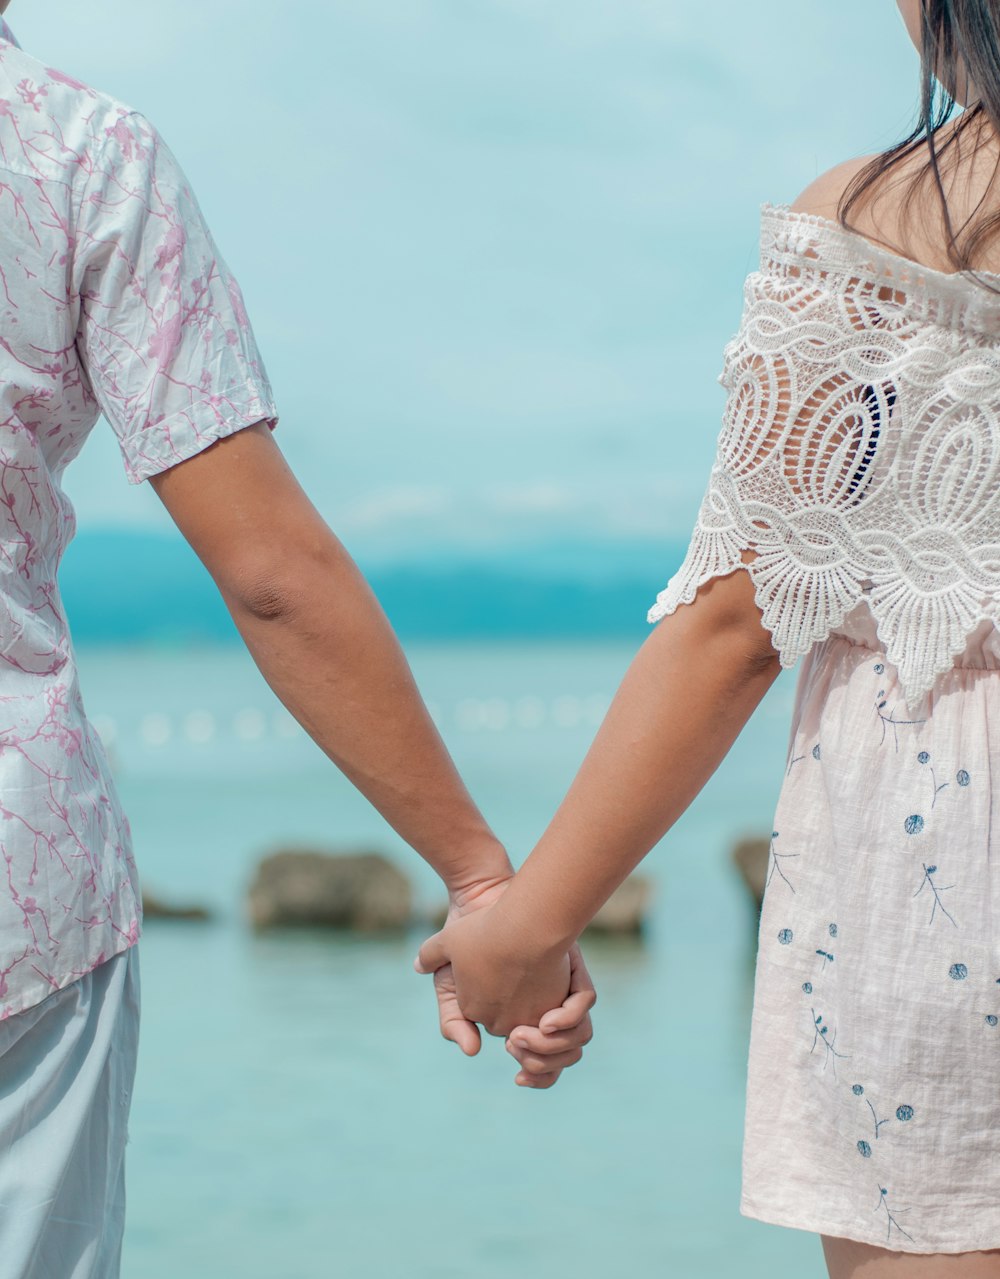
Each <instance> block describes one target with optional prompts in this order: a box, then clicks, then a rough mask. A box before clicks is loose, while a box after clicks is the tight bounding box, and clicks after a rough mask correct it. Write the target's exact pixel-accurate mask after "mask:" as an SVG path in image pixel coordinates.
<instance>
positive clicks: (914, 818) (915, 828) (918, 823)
mask: <svg viewBox="0 0 1000 1279" xmlns="http://www.w3.org/2000/svg"><path fill="white" fill-rule="evenodd" d="M903 829H904V830H905V831H906V833H907V835H919V834H920V832H921V831H922V830H923V829H924V819H923V818H922V817H921V816H920V814H919V813H911V814H910V816H909V817H908V818H907V819H906V821H905V822H904V823H903Z"/></svg>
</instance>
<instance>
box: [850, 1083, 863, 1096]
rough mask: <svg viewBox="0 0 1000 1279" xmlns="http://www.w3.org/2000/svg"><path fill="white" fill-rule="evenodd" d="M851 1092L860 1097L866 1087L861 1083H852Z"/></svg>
mask: <svg viewBox="0 0 1000 1279" xmlns="http://www.w3.org/2000/svg"><path fill="white" fill-rule="evenodd" d="M851 1092H852V1093H854V1095H855V1097H860V1096H861V1094H862V1093H863V1092H864V1089H863V1088H862V1087H861V1085H860V1084H852V1085H851Z"/></svg>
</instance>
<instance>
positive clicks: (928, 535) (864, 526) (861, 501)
mask: <svg viewBox="0 0 1000 1279" xmlns="http://www.w3.org/2000/svg"><path fill="white" fill-rule="evenodd" d="M992 279H993V282H995V283H997V284H1000V277H992ZM719 380H720V382H721V383H722V385H723V386H724V387H725V388H726V390H727V392H728V400H727V404H726V409H725V414H724V419H723V426H722V431H721V433H720V436H719V441H718V448H717V452H716V458H715V464H714V466H713V468H712V472H711V477H710V480H709V484H708V489H707V492H706V493H705V496H704V499H703V501H702V504H701V509H700V511H699V514H698V519H697V523H696V526H695V530H694V534H693V536H692V539H691V544H690V546H689V548H688V552H687V556H686V558H685V560H684V563H683V565H682V566H681V568H680V569H679V571H678V572H677V573H676V574H675V575H674V576H673V577H672V578H671V579H670V581H669V583H668V584H667V587H666V589H665V590H664V591H662V592H661V593H660V595H659V597H658V599H657V602H656V605H655V606H654V607H653V608H652V609H651V610H650V613H649V620H650V621H651V622H655V621H659V620H660V619H661V618H662V617H664V616H666V615H667V614H669V613H672V612H673V611H674V610H675V609H676V608H677V607H678V605H680V604H687V603H690V602H691V601H692V600H693V599H694V597H695V595H696V593H697V591H698V588H699V587H700V586H702V585H703V584H704V583H706V582H707V581H709V580H710V579H712V578H713V577H718V576H724V575H725V574H728V573H731V572H733V571H734V570H735V569H737V568H741V567H742V568H745V569H746V570H747V572H749V573H750V576H751V578H752V580H753V583H754V589H755V598H756V601H757V605H758V607H759V608H760V610H761V613H762V616H763V624H764V626H765V627H766V628H767V630H768V631H769V632H770V633H771V636H772V639H773V643H774V646H775V648H776V649H777V651H778V653H779V655H780V659H781V662H782V665H784V666H792V665H794V663H795V662H796V661H797V660H798V658H800V657H801V656H803V654H805V653H806V652H808V650H809V649H810V648H811V647H812V646H813V645H814V644H815V643H817V642H818V641H820V640H823V639H825V638H826V637H827V636H828V635H829V634H830V633H831V632H832V631H834V630H836V628H837V627H839V626H840V625H841V624H842V623H843V621H844V618H845V617H846V615H847V614H848V613H849V612H850V611H851V610H852V609H854V608H855V607H856V606H857V605H858V604H859V603H862V602H864V603H866V604H867V605H868V607H869V609H870V610H871V613H872V615H873V617H874V620H875V624H876V629H877V633H878V637H879V640H880V642H881V644H882V646H883V648H884V650H885V653H886V656H887V658H888V660H889V661H890V662H891V663H892V664H893V665H894V666H895V667H896V669H897V672H898V675H899V680H900V685H901V688H902V692H903V696H904V698H905V699H906V701H907V702H908V703H909V704H910V705H913V704H915V703H916V702H917V701H919V699H920V698H921V697H922V696H923V694H925V693H926V692H927V691H928V690H929V689H930V688H931V687H932V685H933V684H934V681H935V679H936V677H937V676H938V675H939V674H941V673H942V672H944V671H946V670H948V669H949V668H950V667H951V666H952V665H953V663H954V659H955V657H956V656H958V655H959V654H960V653H961V652H962V651H963V649H964V648H965V646H966V643H967V640H968V637H969V635H970V633H971V632H972V631H973V630H974V629H975V628H976V627H977V626H978V625H979V624H980V623H981V622H982V621H984V620H987V619H988V620H990V621H992V622H993V623H994V624H996V625H1000V296H998V295H997V294H994V293H991V292H990V291H989V290H988V289H986V288H984V287H983V286H982V285H981V284H977V283H976V282H975V281H973V280H971V279H969V278H968V277H965V276H959V275H949V274H947V273H944V272H940V271H934V270H931V269H930V268H926V267H923V266H920V265H918V264H917V263H914V262H911V261H909V260H908V259H906V258H902V257H898V256H896V255H895V254H893V253H890V252H886V251H883V250H881V249H879V248H877V247H876V246H874V245H872V244H871V243H869V242H868V241H867V240H865V239H864V238H862V237H861V236H858V235H855V234H854V233H852V232H849V231H846V230H845V229H844V228H842V227H841V226H839V225H838V224H837V223H834V222H830V221H828V220H827V219H825V218H818V217H813V216H810V215H806V214H800V213H794V212H792V211H790V210H789V209H787V208H785V207H779V206H772V205H765V206H764V209H763V219H762V231H761V264H760V269H759V270H758V271H756V272H754V273H753V274H751V275H750V276H749V278H748V280H747V283H746V286H745V307H744V313H743V318H742V322H741V325H740V329H739V332H738V333H737V335H736V336H735V337H734V338H733V340H732V341H731V342H730V343H729V345H728V346H727V348H726V352H725V362H724V369H723V373H722V375H721V377H720V379H719ZM746 551H751V552H754V553H755V558H753V559H752V562H750V563H744V559H743V553H744V552H746Z"/></svg>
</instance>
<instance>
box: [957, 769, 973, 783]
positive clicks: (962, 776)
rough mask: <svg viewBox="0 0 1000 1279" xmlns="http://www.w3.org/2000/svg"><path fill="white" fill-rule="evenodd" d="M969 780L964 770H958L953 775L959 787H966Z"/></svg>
mask: <svg viewBox="0 0 1000 1279" xmlns="http://www.w3.org/2000/svg"><path fill="white" fill-rule="evenodd" d="M971 780H972V779H971V778H970V777H969V774H968V773H967V772H966V771H965V769H964V768H960V769H959V770H958V772H957V773H956V774H955V781H956V782H958V784H959V786H968V784H969V782H970V781H971Z"/></svg>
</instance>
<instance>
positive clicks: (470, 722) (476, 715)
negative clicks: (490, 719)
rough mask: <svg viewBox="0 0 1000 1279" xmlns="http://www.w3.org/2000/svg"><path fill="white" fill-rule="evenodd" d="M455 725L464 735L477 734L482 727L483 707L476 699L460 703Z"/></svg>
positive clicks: (456, 709) (464, 700)
mask: <svg viewBox="0 0 1000 1279" xmlns="http://www.w3.org/2000/svg"><path fill="white" fill-rule="evenodd" d="M455 723H456V724H457V725H458V727H459V728H460V729H461V730H462V732H464V733H475V732H476V731H477V730H478V729H480V728H481V727H482V707H481V706H480V703H479V702H478V700H477V699H476V698H474V697H466V698H463V700H462V701H460V702H459V703H458V705H457V706H456V707H455Z"/></svg>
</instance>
